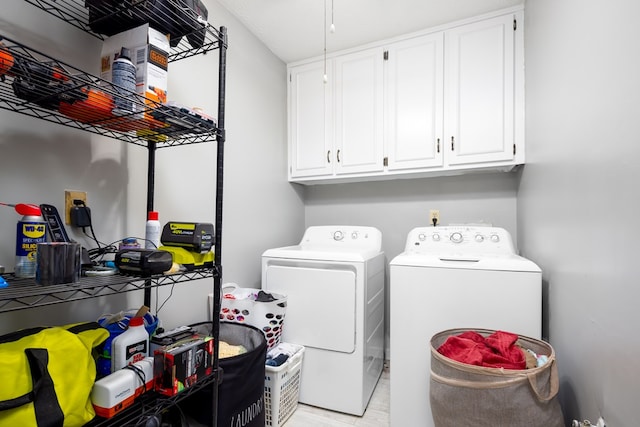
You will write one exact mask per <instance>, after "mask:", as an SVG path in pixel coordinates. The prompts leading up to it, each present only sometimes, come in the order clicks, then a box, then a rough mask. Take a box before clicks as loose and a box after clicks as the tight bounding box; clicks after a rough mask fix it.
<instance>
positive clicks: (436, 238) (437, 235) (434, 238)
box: [431, 233, 440, 242]
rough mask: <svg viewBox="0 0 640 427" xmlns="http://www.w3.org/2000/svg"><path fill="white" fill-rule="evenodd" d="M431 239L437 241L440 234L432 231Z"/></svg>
mask: <svg viewBox="0 0 640 427" xmlns="http://www.w3.org/2000/svg"><path fill="white" fill-rule="evenodd" d="M431 240H433V241H434V242H439V241H440V235H439V234H438V233H433V234H432V235H431Z"/></svg>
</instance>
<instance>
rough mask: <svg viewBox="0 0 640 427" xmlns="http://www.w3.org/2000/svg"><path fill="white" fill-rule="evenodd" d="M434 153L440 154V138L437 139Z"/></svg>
mask: <svg viewBox="0 0 640 427" xmlns="http://www.w3.org/2000/svg"><path fill="white" fill-rule="evenodd" d="M436 152H438V153H439V152H440V138H438V139H437V144H436Z"/></svg>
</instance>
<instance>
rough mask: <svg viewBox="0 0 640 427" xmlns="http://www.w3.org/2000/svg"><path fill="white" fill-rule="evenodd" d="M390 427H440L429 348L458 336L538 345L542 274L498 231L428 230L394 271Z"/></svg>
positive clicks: (419, 233)
mask: <svg viewBox="0 0 640 427" xmlns="http://www.w3.org/2000/svg"><path fill="white" fill-rule="evenodd" d="M389 272H390V278H389V288H390V291H389V292H390V293H389V298H390V301H389V307H390V340H391V342H390V351H391V354H390V362H391V367H390V382H391V395H390V399H391V402H390V406H391V414H390V415H391V427H404V426H421V427H433V425H434V424H433V419H432V417H431V407H430V405H429V379H430V366H431V352H430V340H431V337H432V336H433V335H435V334H436V333H438V332H441V331H443V330H446V329H451V328H470V329H471V328H473V329H477V328H483V329H493V330H503V331H509V332H513V333H516V334H519V335H525V336H528V337H532V338H537V339H539V338H540V336H541V330H542V273H541V271H540V268H538V266H537V265H536V264H534V263H533V262H531V261H529V260H527V259H525V258H522V257H520V256H518V255H517V254H516V251H515V249H514V246H513V242H512V240H511V236H510V235H509V233H508V232H507V231H506V230H504V229H502V228H497V227H467V226H446V227H421V228H415V229H413V230H411V232H410V233H409V235H408V237H407V242H406V246H405V251H404V252H403V253H401V254H400V255H398V256H397V257H395V258H394V259H393V260H392V261H391V263H390V264H389Z"/></svg>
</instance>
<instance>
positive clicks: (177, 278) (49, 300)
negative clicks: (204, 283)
mask: <svg viewBox="0 0 640 427" xmlns="http://www.w3.org/2000/svg"><path fill="white" fill-rule="evenodd" d="M215 271H216V270H215V269H212V268H206V269H198V270H193V271H187V272H183V273H176V274H167V275H165V274H157V275H153V276H151V277H134V276H124V275H120V274H116V275H113V276H98V277H82V278H81V279H80V281H79V282H76V283H68V284H61V285H51V286H41V285H38V284H37V283H36V282H35V281H34V280H33V279H19V278H16V277H15V276H13V275H4V277H5V279H6V280H7V282H8V283H9V286H8V287H7V288H4V289H0V313H2V312H8V311H17V310H24V309H28V308H34V307H42V306H47V305H54V304H60V303H64V302H69V301H79V300H84V299H89V298H96V297H100V296H105V295H115V294H121V293H123V292H131V291H138V290H144V289H148V288H150V287H152V288H153V287H159V286H168V285H173V284H176V283H182V282H188V281H191V280H196V279H205V278H210V277H215V276H216V273H215Z"/></svg>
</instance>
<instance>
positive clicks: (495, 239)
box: [491, 234, 500, 243]
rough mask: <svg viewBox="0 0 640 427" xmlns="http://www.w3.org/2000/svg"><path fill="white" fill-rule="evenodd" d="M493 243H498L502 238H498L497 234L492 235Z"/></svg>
mask: <svg viewBox="0 0 640 427" xmlns="http://www.w3.org/2000/svg"><path fill="white" fill-rule="evenodd" d="M491 241H492V242H493V243H498V242H499V241H500V236H498V235H497V234H492V235H491Z"/></svg>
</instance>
